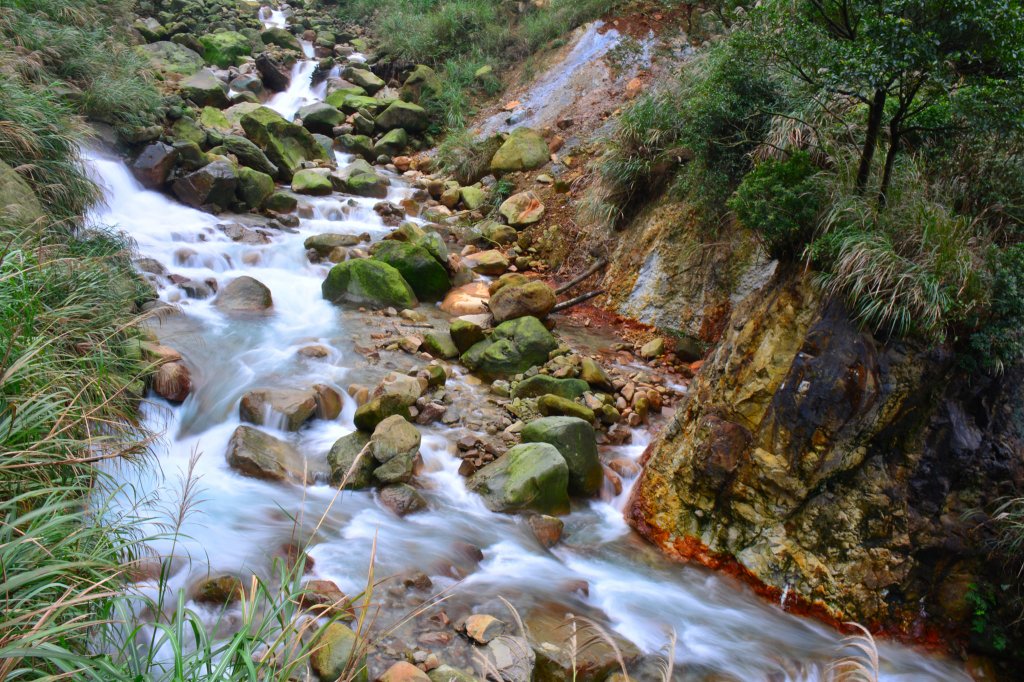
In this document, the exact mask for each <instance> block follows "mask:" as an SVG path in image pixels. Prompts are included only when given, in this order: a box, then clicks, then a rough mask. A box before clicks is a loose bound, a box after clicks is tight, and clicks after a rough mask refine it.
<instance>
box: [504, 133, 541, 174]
mask: <svg viewBox="0 0 1024 682" xmlns="http://www.w3.org/2000/svg"><path fill="white" fill-rule="evenodd" d="M550 158H551V154H550V152H549V151H548V143H547V141H546V140H545V139H544V138H543V137H542V136H541V134H540V133H538V132H537V131H535V130H531V129H530V128H516V129H515V130H513V131H512V133H511V134H510V135H509V136H508V138H507V139H506V140H505V142H504V143H503V144H502V145H501V146H500V147H499V148H498V151H497V152H496V153H495V154H494V157H493V158H491V171H492V172H495V173H509V172H512V171H521V170H532V169H534V168H540V167H541V166H543V165H544V164H545V163H547V162H548V160H549V159H550Z"/></svg>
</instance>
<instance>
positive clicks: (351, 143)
mask: <svg viewBox="0 0 1024 682" xmlns="http://www.w3.org/2000/svg"><path fill="white" fill-rule="evenodd" d="M334 146H335V147H337V148H338V149H340V150H341V151H343V152H347V153H349V154H355V155H356V156H361V157H362V158H363V159H365V160H367V161H373V160H374V159H376V158H377V154H376V153H375V152H374V150H373V140H372V139H371V138H370V137H369V136H367V135H339V136H338V137H336V138H334Z"/></svg>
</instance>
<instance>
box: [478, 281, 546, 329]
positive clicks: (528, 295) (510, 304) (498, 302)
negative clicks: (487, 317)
mask: <svg viewBox="0 0 1024 682" xmlns="http://www.w3.org/2000/svg"><path fill="white" fill-rule="evenodd" d="M555 303H556V299H555V292H554V291H553V290H552V289H551V287H549V286H548V285H547V284H545V283H544V282H541V281H538V280H532V281H529V282H527V283H525V284H521V285H519V286H506V287H502V288H501V289H500V290H498V291H497V292H496V293H494V294H491V300H490V307H491V314H493V315H494V321H495V322H504V321H505V320H513V319H515V318H517V317H523V316H525V315H532V316H533V317H536V318H539V319H544V318H545V317H547V316H548V313H550V312H551V309H552V308H554V307H555Z"/></svg>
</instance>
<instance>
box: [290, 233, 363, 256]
mask: <svg viewBox="0 0 1024 682" xmlns="http://www.w3.org/2000/svg"><path fill="white" fill-rule="evenodd" d="M362 242H363V237H362V236H360V235H354V234H337V233H331V232H325V233H322V234H315V235H313V236H311V237H307V238H306V241H304V242H303V243H302V246H303V247H305V248H306V249H307V250H308V249H313V250H314V251H316V253H317V255H319V256H320V257H321V258H327V257H328V256H330V255H331V252H332V251H334V250H335V249H337V248H339V247H349V246H358V245H359V244H361V243H362Z"/></svg>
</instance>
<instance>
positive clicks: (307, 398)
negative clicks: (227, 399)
mask: <svg viewBox="0 0 1024 682" xmlns="http://www.w3.org/2000/svg"><path fill="white" fill-rule="evenodd" d="M316 407H317V405H316V393H315V392H314V391H311V390H295V389H289V388H277V389H269V388H268V389H256V390H253V391H249V392H248V393H246V394H245V395H244V396H242V402H241V404H240V405H239V408H238V414H239V417H240V418H241V419H242V421H244V422H249V423H250V424H255V425H256V426H270V427H274V428H280V429H282V430H284V431H298V430H299V429H300V428H302V425H303V424H305V423H306V422H307V421H309V420H310V419H312V418H313V416H314V415H315V414H316Z"/></svg>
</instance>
